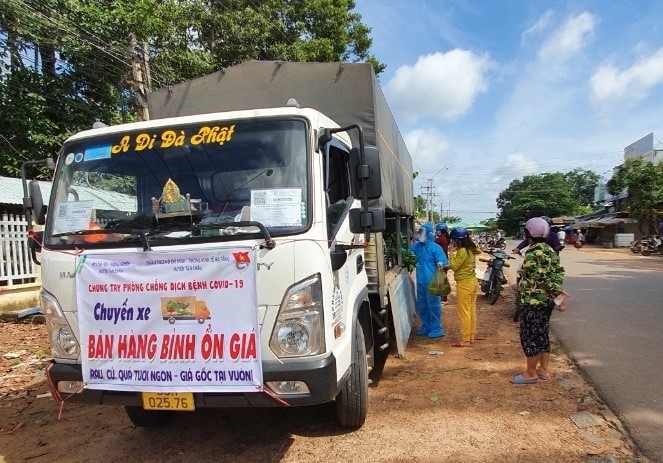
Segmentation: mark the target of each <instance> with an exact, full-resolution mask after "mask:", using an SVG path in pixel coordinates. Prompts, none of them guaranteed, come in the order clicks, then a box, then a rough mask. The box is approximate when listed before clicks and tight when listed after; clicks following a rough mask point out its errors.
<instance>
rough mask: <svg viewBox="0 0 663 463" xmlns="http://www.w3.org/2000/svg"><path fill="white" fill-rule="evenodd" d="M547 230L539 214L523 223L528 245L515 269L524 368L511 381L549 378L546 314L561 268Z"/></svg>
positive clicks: (559, 289)
mask: <svg viewBox="0 0 663 463" xmlns="http://www.w3.org/2000/svg"><path fill="white" fill-rule="evenodd" d="M549 232H550V226H549V225H548V222H546V221H545V220H544V219H543V218H541V217H534V218H532V219H529V220H528V221H527V222H526V223H525V238H526V239H527V240H528V241H529V244H530V246H529V248H528V249H527V251H526V252H525V256H524V259H523V263H522V265H521V266H520V270H518V276H519V280H518V294H519V295H518V297H519V298H520V300H519V302H520V304H521V307H522V316H521V319H520V344H521V346H522V348H523V352H524V353H525V357H526V360H527V369H526V370H525V371H524V372H523V373H521V374H519V375H517V376H516V377H515V378H513V380H511V382H512V383H514V384H535V383H536V382H537V381H538V380H543V381H545V380H548V379H550V372H549V370H548V366H549V363H550V316H551V315H552V311H553V309H554V308H555V301H554V299H555V297H557V296H558V295H560V294H562V283H563V282H564V267H562V264H561V263H560V261H559V256H558V255H557V253H555V251H554V250H553V249H552V248H551V247H550V246H549V245H547V244H546V242H545V241H546V237H547V236H548V234H549Z"/></svg>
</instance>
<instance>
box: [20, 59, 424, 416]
mask: <svg viewBox="0 0 663 463" xmlns="http://www.w3.org/2000/svg"><path fill="white" fill-rule="evenodd" d="M149 105H150V106H149V110H150V117H151V120H149V121H143V122H136V123H128V124H121V125H115V126H107V127H101V128H94V129H92V130H86V131H82V132H80V133H77V134H75V135H73V136H71V137H69V138H68V139H67V140H66V141H65V142H64V145H63V146H62V149H61V151H60V152H59V154H58V157H57V162H56V165H55V173H54V179H53V183H52V188H51V192H50V195H49V199H48V205H46V204H45V200H44V197H45V195H44V197H42V192H41V191H40V189H39V185H38V184H37V182H36V181H30V182H28V181H27V176H26V173H25V170H26V167H28V166H24V169H23V179H24V189H25V200H24V205H25V208H26V212H27V213H28V218H29V221H30V222H31V223H33V224H36V225H44V227H43V231H40V232H38V233H36V234H35V236H36V239H35V241H39V242H40V243H39V245H38V246H35V248H34V251H35V253H34V257H35V259H36V260H37V261H38V262H39V263H40V264H41V280H42V290H41V304H42V311H43V313H44V315H45V318H46V322H47V325H48V330H49V336H50V343H51V352H52V358H53V360H52V363H51V364H50V366H49V368H48V370H47V375H48V381H49V384H50V385H51V389H52V392H53V394H54V396H55V397H56V399H58V400H64V401H67V402H69V401H73V402H86V403H95V404H110V405H122V406H124V407H125V409H126V412H127V414H128V416H129V418H130V419H131V421H132V422H133V423H134V424H136V425H138V426H158V425H161V424H163V423H164V422H166V421H167V420H168V419H170V418H172V417H173V416H174V415H176V414H177V412H182V411H191V410H195V409H199V408H203V407H243V406H250V407H272V406H279V407H280V406H283V407H285V406H302V405H313V404H322V403H328V402H332V401H335V403H336V415H337V418H338V420H339V423H340V424H341V425H343V426H347V427H359V426H361V425H362V424H363V423H364V421H365V419H366V414H367V407H368V384H369V381H370V374H371V369H372V368H373V367H374V366H377V365H378V364H379V362H380V361H381V360H382V361H383V360H384V358H385V357H386V352H387V351H388V350H389V349H390V348H391V346H394V345H396V346H397V348H398V350H399V352H400V353H402V352H403V351H404V348H405V347H404V346H405V343H406V342H407V337H408V335H409V332H410V329H411V317H412V313H413V304H414V302H413V298H414V296H413V291H412V281H411V279H410V275H409V272H408V271H407V270H405V269H404V268H403V267H402V254H401V249H402V247H403V243H404V242H405V239H404V237H406V236H408V235H409V233H410V232H411V230H412V226H413V209H414V204H413V192H412V163H411V158H410V155H409V153H408V151H407V148H406V147H405V143H404V142H403V139H402V137H401V135H400V133H399V131H398V128H397V126H396V123H395V121H394V119H393V117H392V115H391V113H390V111H389V109H388V107H387V104H386V100H385V98H384V96H383V94H382V91H381V90H380V87H379V85H378V83H377V79H376V77H375V74H374V72H373V69H372V67H371V66H370V65H369V64H342V63H284V62H257V61H252V62H248V63H245V64H242V65H238V66H235V67H232V68H229V69H225V70H222V71H220V72H218V73H215V74H212V75H209V76H205V77H202V78H200V79H196V80H193V81H189V82H186V83H183V84H179V85H176V86H173V87H171V88H169V89H168V90H167V91H163V92H155V93H152V94H150V96H149ZM300 105H301V107H300ZM32 163H34V162H31V163H30V164H32ZM51 164H52V163H51Z"/></svg>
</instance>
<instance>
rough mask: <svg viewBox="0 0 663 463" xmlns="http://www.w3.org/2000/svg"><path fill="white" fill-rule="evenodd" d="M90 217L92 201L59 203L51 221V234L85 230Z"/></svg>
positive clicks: (88, 224) (88, 225)
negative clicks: (55, 215)
mask: <svg viewBox="0 0 663 463" xmlns="http://www.w3.org/2000/svg"><path fill="white" fill-rule="evenodd" d="M91 218H92V201H73V202H68V203H60V204H58V209H57V217H56V218H55V220H54V221H53V234H57V233H70V232H75V231H80V230H87V229H88V228H89V227H90V219H91Z"/></svg>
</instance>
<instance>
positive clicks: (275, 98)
mask: <svg viewBox="0 0 663 463" xmlns="http://www.w3.org/2000/svg"><path fill="white" fill-rule="evenodd" d="M290 98H295V99H296V100H297V101H298V102H299V104H300V106H301V107H307V108H313V109H317V110H318V111H320V112H322V113H323V114H325V115H327V116H328V117H330V118H331V119H333V120H334V121H336V122H337V123H338V124H339V125H341V126H346V125H350V124H358V125H359V126H361V127H362V129H363V131H364V143H365V144H366V145H374V146H377V147H378V150H379V152H380V159H381V171H382V202H383V204H384V206H385V208H386V209H387V211H391V212H396V213H399V214H402V215H408V216H413V215H414V195H413V186H412V158H411V156H410V153H409V152H408V150H407V147H406V146H405V142H404V141H403V137H402V136H401V133H400V131H399V129H398V126H397V125H396V121H395V120H394V117H393V115H392V114H391V111H390V109H389V107H388V106H387V100H386V99H385V97H384V94H383V93H382V90H381V88H380V85H379V82H378V80H377V78H376V76H375V72H374V71H373V67H372V66H371V65H370V64H368V63H352V64H351V63H299V62H282V61H248V62H246V63H243V64H239V65H237V66H233V67H230V68H225V69H222V70H220V71H218V72H215V73H213V74H209V75H207V76H203V77H200V78H197V79H193V80H190V81H186V82H183V83H180V84H177V85H173V86H171V87H169V88H166V89H162V90H159V91H156V92H151V93H150V94H149V95H148V105H149V112H150V118H151V119H161V118H166V117H175V116H188V115H194V114H206V113H213V112H221V111H235V110H243V109H255V108H274V107H282V106H286V103H287V101H288V99H290ZM350 135H351V136H352V137H353V143H356V141H357V140H356V132H350Z"/></svg>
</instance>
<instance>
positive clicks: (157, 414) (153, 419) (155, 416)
mask: <svg viewBox="0 0 663 463" xmlns="http://www.w3.org/2000/svg"><path fill="white" fill-rule="evenodd" d="M124 411H125V412H126V413H127V416H128V417H129V419H130V420H131V422H132V423H133V424H135V425H136V426H138V427H141V428H158V427H159V426H163V425H164V424H166V423H168V422H169V421H170V419H171V418H172V417H173V412H171V411H168V410H145V409H144V408H143V407H135V406H129V405H126V406H125V407H124Z"/></svg>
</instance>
